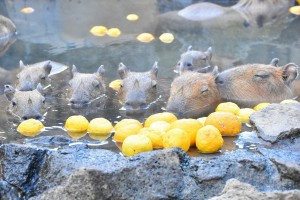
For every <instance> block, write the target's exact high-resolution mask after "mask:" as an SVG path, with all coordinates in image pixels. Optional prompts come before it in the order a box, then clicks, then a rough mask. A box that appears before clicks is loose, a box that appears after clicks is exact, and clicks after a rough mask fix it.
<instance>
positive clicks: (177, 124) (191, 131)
mask: <svg viewBox="0 0 300 200" xmlns="http://www.w3.org/2000/svg"><path fill="white" fill-rule="evenodd" d="M201 127H203V126H202V124H201V123H200V122H199V121H198V120H196V119H180V120H177V121H174V122H172V123H171V127H170V129H174V128H180V129H182V130H184V131H185V132H186V133H187V134H188V135H189V137H190V143H191V144H190V145H191V146H194V145H195V144H196V135H197V132H198V130H199V129H200V128H201Z"/></svg>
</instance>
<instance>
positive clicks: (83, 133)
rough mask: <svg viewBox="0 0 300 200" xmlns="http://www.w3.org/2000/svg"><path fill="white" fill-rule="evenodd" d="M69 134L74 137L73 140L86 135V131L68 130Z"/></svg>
mask: <svg viewBox="0 0 300 200" xmlns="http://www.w3.org/2000/svg"><path fill="white" fill-rule="evenodd" d="M67 133H68V135H69V136H70V137H71V138H72V140H78V139H80V138H82V137H83V136H85V135H86V132H85V131H84V132H69V131H68V132H67Z"/></svg>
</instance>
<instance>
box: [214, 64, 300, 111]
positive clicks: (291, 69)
mask: <svg viewBox="0 0 300 200" xmlns="http://www.w3.org/2000/svg"><path fill="white" fill-rule="evenodd" d="M278 61H279V60H278V59H277V58H275V59H273V60H272V62H271V63H270V64H269V65H265V64H247V65H242V66H238V67H235V68H232V69H229V70H226V71H224V72H222V73H220V74H219V75H218V76H217V78H216V84H217V87H218V90H219V92H220V95H221V97H222V99H223V100H225V101H232V102H235V103H238V104H240V105H241V106H247V107H249V106H250V107H252V106H255V105H256V104H258V103H261V102H270V103H278V102H280V101H282V100H284V99H290V98H293V97H294V95H293V92H292V90H291V88H290V85H291V84H292V82H293V81H294V80H295V78H296V77H297V75H298V71H297V68H298V66H297V65H296V64H294V63H289V64H286V65H285V66H282V67H277V64H278Z"/></svg>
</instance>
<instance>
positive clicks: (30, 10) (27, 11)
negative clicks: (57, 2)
mask: <svg viewBox="0 0 300 200" xmlns="http://www.w3.org/2000/svg"><path fill="white" fill-rule="evenodd" d="M20 11H21V13H25V14H30V13H33V12H34V9H33V8H32V7H26V8H22V9H21V10H20Z"/></svg>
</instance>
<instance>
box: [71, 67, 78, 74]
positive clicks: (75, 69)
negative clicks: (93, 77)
mask: <svg viewBox="0 0 300 200" xmlns="http://www.w3.org/2000/svg"><path fill="white" fill-rule="evenodd" d="M77 73H78V70H77V67H76V66H75V65H73V66H72V75H73V76H74V75H75V74H77Z"/></svg>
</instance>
